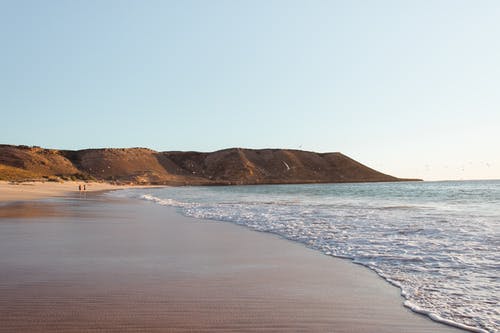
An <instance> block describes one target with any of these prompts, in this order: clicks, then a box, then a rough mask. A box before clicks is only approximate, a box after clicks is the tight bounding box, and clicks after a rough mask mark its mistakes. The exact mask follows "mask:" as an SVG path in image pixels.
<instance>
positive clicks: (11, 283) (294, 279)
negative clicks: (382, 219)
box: [0, 186, 463, 332]
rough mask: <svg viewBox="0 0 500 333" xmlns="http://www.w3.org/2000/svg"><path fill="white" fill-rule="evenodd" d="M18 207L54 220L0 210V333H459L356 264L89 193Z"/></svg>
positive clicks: (269, 237)
mask: <svg viewBox="0 0 500 333" xmlns="http://www.w3.org/2000/svg"><path fill="white" fill-rule="evenodd" d="M59 188H60V189H62V187H59ZM67 189H68V192H57V194H56V192H53V195H52V197H57V196H64V194H65V193H66V194H67V193H73V192H74V193H77V192H78V191H74V190H71V188H70V187H69V186H68V187H67ZM93 189H97V187H93ZM111 189H114V188H111ZM38 193H39V192H38ZM74 193H73V194H74ZM38 198H41V197H38ZM24 200H26V199H24ZM17 201H19V200H17ZM3 202H4V203H5V201H3ZM23 204H24V205H27V206H28V207H29V206H33V205H35V206H39V207H45V208H50V209H49V210H48V211H49V212H57V214H52V213H47V211H46V210H43V209H42V210H40V211H39V212H38V213H36V214H33V215H30V216H26V215H22V214H17V215H16V213H15V210H13V209H11V208H10V207H14V206H15V205H19V202H17V203H15V202H11V203H10V204H9V203H6V204H5V205H4V207H3V209H4V210H5V209H6V210H10V211H11V212H13V211H14V213H12V214H11V215H9V216H8V217H3V218H0V229H1V230H0V231H1V232H0V265H1V267H2V269H3V273H2V275H1V277H0V291H1V292H0V314H1V315H2V317H3V318H5V319H4V320H3V326H2V328H0V332H4V331H5V332H7V331H8V332H16V331H27V330H29V331H32V332H47V331H54V330H64V331H67V332H72V331H74V332H76V331H88V330H105V331H116V332H118V331H119V332H124V331H158V332H160V331H172V332H182V331H190V330H191V331H200V332H203V331H205V332H208V331H217V330H226V331H228V330H229V331H282V332H293V331H311V332H331V331H335V332H374V331H376V332H463V331H461V330H458V329H455V328H453V327H448V326H445V325H442V324H439V323H436V322H433V321H431V320H430V319H429V318H427V317H425V316H422V315H418V314H415V313H413V312H411V311H410V310H409V309H407V308H404V307H403V304H402V303H403V298H402V297H401V296H400V294H399V289H397V288H395V287H393V286H390V285H389V284H388V283H387V282H386V281H385V280H383V279H382V278H380V277H379V276H378V275H376V273H374V272H372V271H371V270H369V269H367V268H366V267H363V266H360V265H355V264H353V263H352V262H350V261H348V260H345V259H340V258H333V257H330V256H325V255H323V254H321V253H318V252H316V251H314V250H311V249H308V248H306V247H304V246H303V245H302V244H298V243H295V242H292V241H288V240H285V239H283V238H281V237H279V236H276V235H272V234H267V233H259V232H255V231H251V230H248V229H247V228H244V227H241V226H238V225H234V224H231V223H221V222H214V221H207V220H198V219H193V218H188V217H184V216H181V215H180V214H178V213H177V212H176V211H175V209H173V208H170V207H164V206H159V205H154V204H152V203H146V202H141V201H135V200H129V199H119V200H118V199H112V198H108V197H104V196H101V195H99V194H96V195H92V200H89V199H83V198H78V197H77V196H76V197H75V196H74V195H71V196H69V197H67V198H66V199H65V200H52V201H51V202H50V203H47V202H36V204H34V203H33V202H26V201H24V202H23ZM19 211H24V209H22V208H21V209H18V212H19ZM0 216H2V215H0Z"/></svg>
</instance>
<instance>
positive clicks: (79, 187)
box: [78, 184, 82, 192]
mask: <svg viewBox="0 0 500 333" xmlns="http://www.w3.org/2000/svg"><path fill="white" fill-rule="evenodd" d="M81 191H82V184H78V192H81Z"/></svg>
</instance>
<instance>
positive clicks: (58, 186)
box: [0, 181, 130, 202]
mask: <svg viewBox="0 0 500 333" xmlns="http://www.w3.org/2000/svg"><path fill="white" fill-rule="evenodd" d="M83 184H85V185H86V192H95V191H105V190H115V189H122V188H126V187H130V186H121V185H111V184H108V183H96V182H91V183H85V182H74V181H68V182H64V183H58V182H23V183H10V182H6V181H0V202H6V201H20V200H34V199H42V198H46V197H66V196H68V195H71V194H72V193H78V185H82V186H83Z"/></svg>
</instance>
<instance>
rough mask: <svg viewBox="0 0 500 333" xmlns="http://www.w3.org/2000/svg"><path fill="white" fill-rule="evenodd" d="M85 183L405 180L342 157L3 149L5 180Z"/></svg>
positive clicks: (0, 164)
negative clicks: (75, 181)
mask: <svg viewBox="0 0 500 333" xmlns="http://www.w3.org/2000/svg"><path fill="white" fill-rule="evenodd" d="M28 179H51V180H58V179H73V180H74V179H81V180H98V181H113V182H119V183H136V184H165V185H234V184H297V183H337V182H387V181H402V180H409V179H400V178H396V177H393V176H389V175H386V174H383V173H381V172H378V171H376V170H373V169H371V168H369V167H367V166H365V165H363V164H361V163H359V162H357V161H355V160H353V159H351V158H349V157H347V156H345V155H343V154H341V153H315V152H308V151H301V150H290V149H260V150H254V149H242V148H231V149H225V150H220V151H216V152H211V153H200V152H179V151H172V152H157V151H154V150H151V149H147V148H125V149H117V148H104V149H85V150H76V151H70V150H55V149H44V148H40V147H28V146H12V145H0V180H10V181H23V180H28Z"/></svg>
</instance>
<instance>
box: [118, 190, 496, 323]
mask: <svg viewBox="0 0 500 333" xmlns="http://www.w3.org/2000/svg"><path fill="white" fill-rule="evenodd" d="M111 195H114V196H126V197H135V198H141V199H144V200H149V201H153V202H156V203H158V204H161V205H168V206H175V207H178V209H179V211H180V212H181V213H182V214H184V215H187V216H191V217H196V218H203V219H212V220H219V221H229V222H233V223H237V224H241V225H245V226H248V227H250V228H252V229H254V230H258V231H264V232H271V233H276V234H278V235H281V236H283V237H285V238H288V239H291V240H294V241H298V242H301V243H304V244H306V245H307V246H309V247H311V248H314V249H317V250H318V251H322V252H323V253H325V254H327V255H333V256H340V257H346V258H351V259H353V260H354V261H355V262H356V263H359V264H362V265H365V266H368V267H369V268H371V269H373V270H374V271H376V272H377V273H378V274H379V275H380V276H382V277H383V278H385V279H386V280H388V281H389V282H390V283H392V284H394V285H396V286H398V287H400V288H401V290H402V295H403V296H404V297H405V299H406V301H405V306H407V307H409V308H411V309H412V310H414V311H417V312H420V313H423V314H426V315H429V316H430V317H431V318H432V319H434V320H438V321H443V322H446V323H448V324H452V325H456V326H458V327H462V328H467V329H469V330H471V331H477V332H497V331H499V330H500V310H499V304H500V274H499V272H500V254H499V250H500V181H460V182H411V183H369V184H314V185H258V186H231V187H182V188H157V189H137V190H124V191H119V192H115V193H113V194H111Z"/></svg>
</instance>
